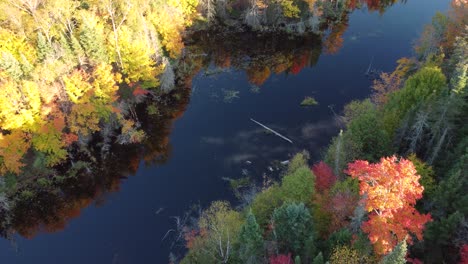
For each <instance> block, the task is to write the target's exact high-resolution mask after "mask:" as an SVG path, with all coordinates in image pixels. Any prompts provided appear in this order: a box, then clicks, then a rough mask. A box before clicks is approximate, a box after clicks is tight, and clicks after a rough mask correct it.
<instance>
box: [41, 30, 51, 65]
mask: <svg viewBox="0 0 468 264" xmlns="http://www.w3.org/2000/svg"><path fill="white" fill-rule="evenodd" d="M50 54H52V46H50V43H49V42H47V40H46V38H45V37H44V35H42V33H41V32H39V33H37V58H38V59H39V61H44V60H45V59H47V57H48V56H49V55H50Z"/></svg>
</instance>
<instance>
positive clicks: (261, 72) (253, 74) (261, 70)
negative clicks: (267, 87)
mask: <svg viewBox="0 0 468 264" xmlns="http://www.w3.org/2000/svg"><path fill="white" fill-rule="evenodd" d="M270 74H271V71H270V68H268V67H267V66H255V65H254V66H253V67H250V68H248V69H247V78H248V79H249V82H251V83H253V84H255V85H258V86H260V85H262V84H263V83H264V82H265V81H266V80H267V79H268V77H270Z"/></svg>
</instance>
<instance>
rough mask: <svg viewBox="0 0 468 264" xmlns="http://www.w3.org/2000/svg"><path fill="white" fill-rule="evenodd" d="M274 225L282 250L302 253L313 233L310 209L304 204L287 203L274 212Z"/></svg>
mask: <svg viewBox="0 0 468 264" xmlns="http://www.w3.org/2000/svg"><path fill="white" fill-rule="evenodd" d="M273 223H274V228H275V233H276V236H277V239H278V244H279V246H280V248H282V250H284V251H285V252H291V251H292V252H293V253H296V254H299V253H301V252H302V250H303V249H304V245H305V243H306V241H307V239H308V238H309V237H310V234H311V233H312V223H311V216H310V212H309V209H307V208H306V207H305V205H304V204H303V203H299V204H297V203H285V204H284V205H283V206H281V207H280V208H277V209H275V211H274V212H273Z"/></svg>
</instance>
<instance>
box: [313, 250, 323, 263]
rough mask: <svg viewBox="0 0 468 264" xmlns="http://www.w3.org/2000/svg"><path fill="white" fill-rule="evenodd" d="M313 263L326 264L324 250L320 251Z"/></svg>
mask: <svg viewBox="0 0 468 264" xmlns="http://www.w3.org/2000/svg"><path fill="white" fill-rule="evenodd" d="M312 264H325V260H324V259H323V254H322V252H320V253H318V255H317V256H316V257H315V258H314V260H313V261H312Z"/></svg>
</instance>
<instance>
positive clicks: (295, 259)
mask: <svg viewBox="0 0 468 264" xmlns="http://www.w3.org/2000/svg"><path fill="white" fill-rule="evenodd" d="M301 263H302V261H301V257H300V256H296V257H295V258H294V264H301Z"/></svg>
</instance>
